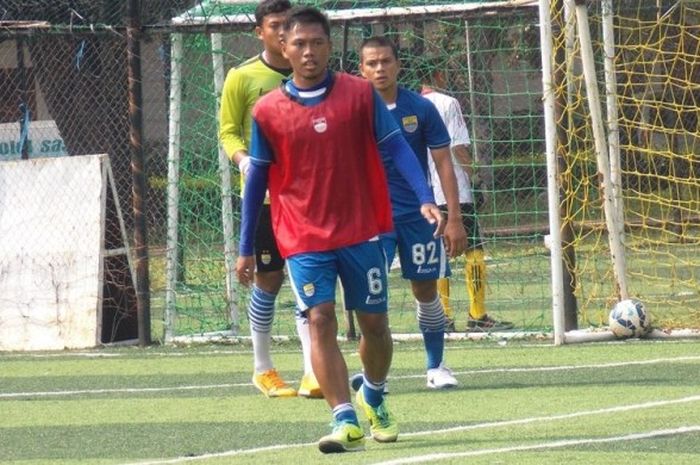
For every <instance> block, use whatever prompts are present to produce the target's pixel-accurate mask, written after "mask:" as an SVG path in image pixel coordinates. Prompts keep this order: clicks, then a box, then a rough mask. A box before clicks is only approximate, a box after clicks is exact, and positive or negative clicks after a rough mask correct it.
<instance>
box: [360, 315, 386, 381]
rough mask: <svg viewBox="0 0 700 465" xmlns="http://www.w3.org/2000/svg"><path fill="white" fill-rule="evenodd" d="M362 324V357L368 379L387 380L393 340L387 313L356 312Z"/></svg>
mask: <svg viewBox="0 0 700 465" xmlns="http://www.w3.org/2000/svg"><path fill="white" fill-rule="evenodd" d="M356 314H357V321H358V323H359V324H360V330H361V331H362V338H361V339H360V358H361V359H362V365H363V367H364V373H365V376H366V377H367V379H369V380H370V381H373V382H381V381H385V380H386V377H387V375H388V374H389V368H390V367H391V359H392V356H393V350H394V346H393V342H392V340H391V330H390V329H389V319H388V317H387V314H386V313H366V312H362V311H358V312H356Z"/></svg>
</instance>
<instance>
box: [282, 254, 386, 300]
mask: <svg viewBox="0 0 700 465" xmlns="http://www.w3.org/2000/svg"><path fill="white" fill-rule="evenodd" d="M386 270H387V265H386V257H385V256H384V250H383V249H382V245H381V243H380V241H379V240H371V241H367V242H362V243H360V244H355V245H352V246H349V247H343V248H340V249H336V250H330V251H328V252H309V253H300V254H296V255H292V256H291V257H288V258H287V272H288V275H289V281H290V283H291V286H292V291H293V292H294V296H295V297H296V300H297V305H298V306H299V308H300V309H301V311H306V310H308V309H309V308H311V307H315V306H316V305H319V304H322V303H325V302H335V286H336V282H337V280H338V278H340V282H341V284H342V285H343V292H344V296H345V306H346V307H347V308H349V309H353V310H360V311H364V312H370V313H383V312H386V311H387V273H386Z"/></svg>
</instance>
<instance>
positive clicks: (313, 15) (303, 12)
mask: <svg viewBox="0 0 700 465" xmlns="http://www.w3.org/2000/svg"><path fill="white" fill-rule="evenodd" d="M297 24H319V25H321V27H322V28H323V32H325V33H326V35H327V36H328V37H329V38H330V36H331V24H330V22H329V21H328V17H327V16H326V15H325V14H323V13H321V10H319V9H318V8H314V7H312V6H308V5H297V6H295V7H293V8H292V9H291V10H289V13H288V14H287V19H286V20H285V21H284V24H283V25H282V30H283V31H284V32H289V31H291V30H292V28H293V27H294V26H296V25H297Z"/></svg>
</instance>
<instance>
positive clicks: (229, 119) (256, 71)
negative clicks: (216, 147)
mask: <svg viewBox="0 0 700 465" xmlns="http://www.w3.org/2000/svg"><path fill="white" fill-rule="evenodd" d="M291 73H292V70H291V69H278V68H274V67H272V66H270V65H269V64H268V63H266V62H265V60H264V59H263V57H262V54H259V55H257V56H254V57H252V58H250V59H248V60H247V61H245V62H244V63H242V64H241V65H239V66H238V67H236V68H233V69H231V71H229V72H228V74H227V76H226V80H225V81H224V88H223V90H222V94H221V108H220V109H219V142H221V145H222V147H223V148H224V151H226V155H228V157H229V158H230V159H231V160H233V154H234V153H236V152H238V151H239V150H246V151H247V150H248V147H249V145H250V135H251V127H252V123H253V117H252V115H251V111H252V109H253V105H255V102H257V101H258V99H259V98H260V97H262V96H263V95H265V94H266V93H268V92H270V91H271V90H273V89H275V88H277V87H279V85H280V84H281V82H282V79H284V78H286V77H288V76H289V75H290V74H291ZM241 192H243V176H241Z"/></svg>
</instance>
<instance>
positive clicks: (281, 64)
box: [262, 50, 290, 69]
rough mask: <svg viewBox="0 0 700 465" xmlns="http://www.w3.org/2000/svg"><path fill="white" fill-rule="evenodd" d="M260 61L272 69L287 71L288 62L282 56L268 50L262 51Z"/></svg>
mask: <svg viewBox="0 0 700 465" xmlns="http://www.w3.org/2000/svg"><path fill="white" fill-rule="evenodd" d="M262 59H263V60H264V61H265V63H267V64H268V65H270V66H272V67H273V68H277V69H289V68H290V66H289V61H287V59H286V58H285V57H283V56H282V55H280V54H278V53H272V52H270V51H269V50H263V52H262Z"/></svg>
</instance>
